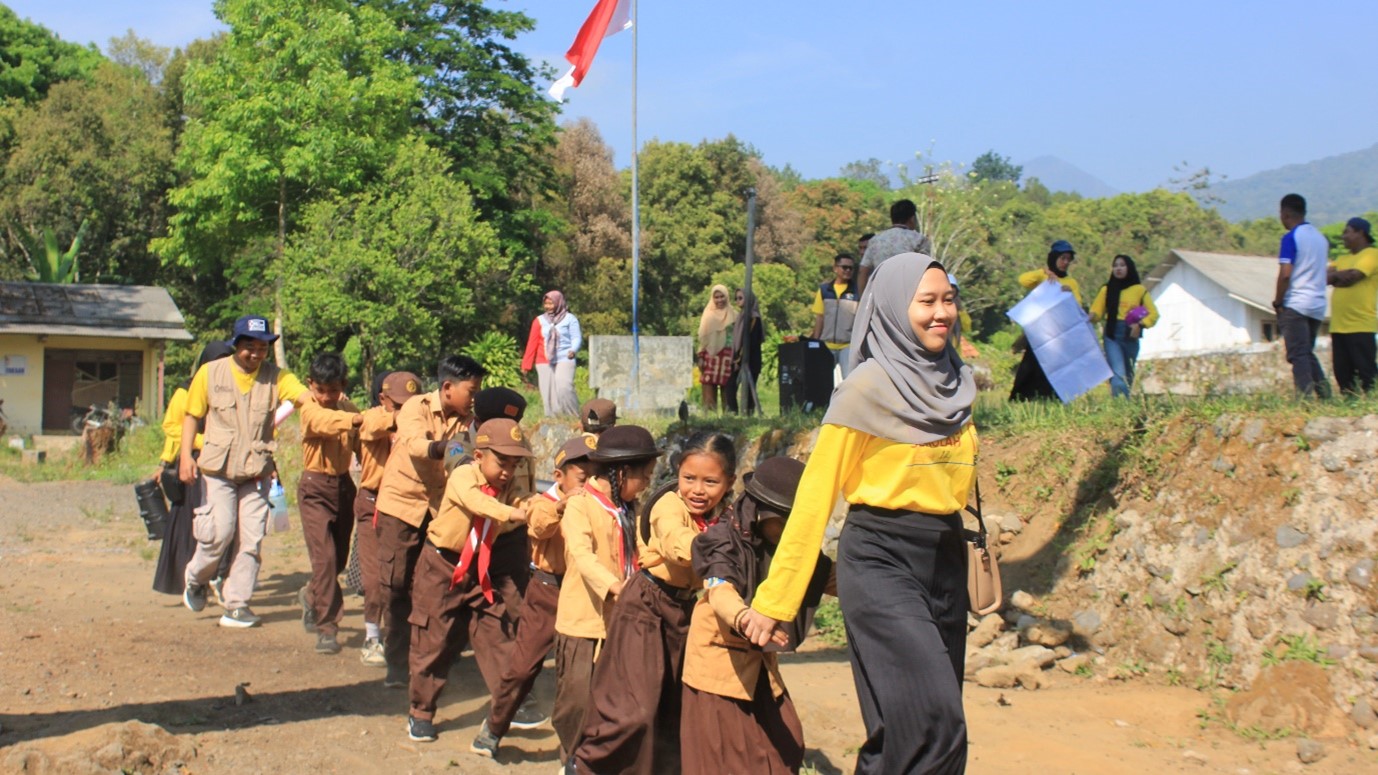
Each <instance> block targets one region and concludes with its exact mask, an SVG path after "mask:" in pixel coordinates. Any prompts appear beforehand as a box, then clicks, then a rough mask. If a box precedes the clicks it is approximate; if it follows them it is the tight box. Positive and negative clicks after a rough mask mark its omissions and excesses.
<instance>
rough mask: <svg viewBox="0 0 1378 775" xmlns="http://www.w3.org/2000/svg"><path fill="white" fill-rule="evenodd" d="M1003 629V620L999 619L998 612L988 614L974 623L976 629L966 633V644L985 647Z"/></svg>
mask: <svg viewBox="0 0 1378 775" xmlns="http://www.w3.org/2000/svg"><path fill="white" fill-rule="evenodd" d="M1004 629H1005V620H1004V619H1001V618H1000V615H999V614H990V615H989V616H987V617H986V618H984V619H982V620H981V623H980V624H978V625H976V629H974V630H972V631H971V633H970V634H969V635H967V644H968V645H971V646H975V647H976V648H978V649H979V648H985V647H986V646H989V645H990V644H991V642H993V641H994V640H995V639H996V638H997V637H999V635H1000V632H1001V631H1002V630H1004Z"/></svg>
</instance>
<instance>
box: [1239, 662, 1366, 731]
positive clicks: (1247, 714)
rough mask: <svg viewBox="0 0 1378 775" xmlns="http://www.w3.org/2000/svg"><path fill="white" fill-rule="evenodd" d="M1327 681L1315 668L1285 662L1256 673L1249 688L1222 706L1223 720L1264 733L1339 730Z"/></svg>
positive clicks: (1320, 669) (1316, 667)
mask: <svg viewBox="0 0 1378 775" xmlns="http://www.w3.org/2000/svg"><path fill="white" fill-rule="evenodd" d="M1331 693H1332V690H1331V688H1330V678H1329V677H1328V676H1326V674H1325V670H1323V669H1322V668H1321V667H1320V666H1319V665H1313V664H1310V663H1307V662H1285V663H1283V664H1280V665H1272V666H1270V667H1265V668H1263V670H1261V671H1259V674H1258V677H1257V678H1255V679H1254V683H1253V686H1251V687H1250V688H1249V690H1248V691H1243V692H1239V693H1238V694H1235V695H1234V696H1232V697H1230V699H1229V701H1228V702H1226V703H1225V718H1227V719H1229V721H1230V723H1232V724H1234V725H1235V726H1236V727H1238V728H1241V729H1246V730H1258V731H1260V732H1264V733H1267V734H1272V735H1277V734H1288V733H1296V732H1304V733H1306V734H1308V735H1320V734H1323V733H1326V732H1329V733H1331V734H1332V735H1333V734H1335V733H1336V732H1338V731H1339V729H1340V726H1339V719H1338V717H1337V716H1338V714H1337V713H1336V712H1335V706H1334V703H1333V702H1332V701H1331V699H1330V698H1331Z"/></svg>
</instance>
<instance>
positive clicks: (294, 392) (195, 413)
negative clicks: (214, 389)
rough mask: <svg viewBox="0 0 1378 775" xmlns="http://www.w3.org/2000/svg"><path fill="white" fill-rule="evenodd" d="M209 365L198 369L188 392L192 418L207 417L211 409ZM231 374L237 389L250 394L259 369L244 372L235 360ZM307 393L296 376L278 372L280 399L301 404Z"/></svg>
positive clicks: (232, 361) (232, 363) (286, 371)
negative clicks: (208, 383)
mask: <svg viewBox="0 0 1378 775" xmlns="http://www.w3.org/2000/svg"><path fill="white" fill-rule="evenodd" d="M209 365H210V364H206V365H205V366H202V367H201V368H199V369H197V370H196V376H194V377H192V378H191V389H190V390H188V391H187V414H189V415H191V416H192V417H205V416H206V412H207V411H208V410H209V409H210V391H209V389H208V388H207V381H208V379H209V377H207V376H206V367H207V366H209ZM259 368H262V367H261V366H260V367H259ZM230 373H231V374H233V375H234V384H235V387H237V388H239V392H240V393H241V394H243V393H248V392H249V389H250V388H252V387H253V386H254V379H255V378H256V377H258V369H254V370H253V371H244V370H243V369H241V368H239V363H238V362H237V361H235V360H234V359H233V358H231V359H230ZM305 392H306V386H305V385H303V384H301V380H299V379H297V378H296V375H294V374H292V372H290V371H288V370H286V369H280V370H279V371H278V398H280V399H282V400H283V401H291V402H292V403H294V404H296V403H300V402H299V401H298V399H300V398H301V396H302V394H303V393H305Z"/></svg>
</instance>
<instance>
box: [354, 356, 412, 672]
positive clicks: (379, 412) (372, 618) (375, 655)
mask: <svg viewBox="0 0 1378 775" xmlns="http://www.w3.org/2000/svg"><path fill="white" fill-rule="evenodd" d="M377 384H378V389H377V390H375V391H374V396H373V399H374V401H376V402H377V404H376V405H375V406H373V407H372V408H370V409H368V410H367V411H365V412H364V419H363V421H362V422H361V423H360V425H359V470H360V472H359V490H358V494H357V495H355V497H354V522H355V531H354V534H355V536H356V537H355V539H354V540H355V543H356V544H357V545H358V552H359V575H360V577H361V581H362V584H363V588H364V648H363V651H362V653H360V655H359V661H361V662H363V663H364V664H365V665H369V666H371V667H387V664H388V661H387V659H386V658H385V657H384V656H383V643H382V636H383V628H382V625H383V607H384V600H383V589H382V581H381V579H379V577H378V529H377V528H376V527H374V520H375V518H376V517H377V514H378V486H379V485H380V484H382V482H383V468H384V466H386V465H387V462H388V455H389V454H391V452H392V437H393V435H394V434H395V433H396V432H397V410H399V409H401V408H402V405H403V404H405V403H407V401H409V400H411V398H412V397H413V396H415V395H416V394H418V393H420V392H421V380H420V379H419V378H418V377H417V376H416V375H415V374H412V373H411V372H409V371H393V372H388V373H385V374H383V375H381V379H379V380H378V382H377Z"/></svg>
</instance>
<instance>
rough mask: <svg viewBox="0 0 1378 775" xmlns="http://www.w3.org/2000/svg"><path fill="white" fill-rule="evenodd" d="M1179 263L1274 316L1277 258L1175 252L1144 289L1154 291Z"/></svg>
mask: <svg viewBox="0 0 1378 775" xmlns="http://www.w3.org/2000/svg"><path fill="white" fill-rule="evenodd" d="M1178 261H1185V262H1186V263H1187V264H1189V265H1191V267H1192V268H1193V269H1195V270H1197V271H1198V272H1200V273H1201V274H1203V275H1205V276H1206V277H1209V278H1210V279H1211V281H1212V282H1214V283H1215V284H1217V285H1219V286H1220V287H1221V288H1224V289H1225V291H1226V292H1227V293H1229V294H1230V296H1232V297H1233V298H1235V299H1238V300H1239V301H1241V302H1243V303H1245V304H1248V305H1249V306H1251V307H1255V308H1257V309H1260V310H1263V311H1264V312H1266V313H1268V314H1270V315H1271V314H1273V294H1274V293H1276V292H1277V280H1278V259H1277V256H1240V255H1233V254H1229V253H1199V252H1197V251H1194V250H1175V249H1174V250H1173V251H1172V255H1171V257H1169V258H1168V260H1166V261H1164V262H1163V263H1161V264H1159V265H1157V266H1155V267H1153V271H1152V272H1149V273H1148V276H1147V277H1145V278H1144V286H1145V287H1147V288H1148V289H1149V290H1153V288H1154V287H1155V286H1157V285H1158V283H1159V282H1161V281H1162V279H1163V277H1164V276H1165V275H1167V273H1168V271H1169V270H1170V269H1172V267H1174V266H1176V265H1177V262H1178Z"/></svg>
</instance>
